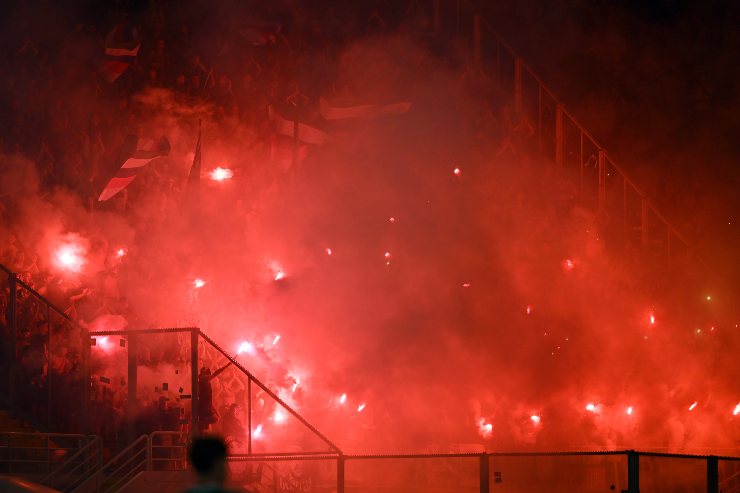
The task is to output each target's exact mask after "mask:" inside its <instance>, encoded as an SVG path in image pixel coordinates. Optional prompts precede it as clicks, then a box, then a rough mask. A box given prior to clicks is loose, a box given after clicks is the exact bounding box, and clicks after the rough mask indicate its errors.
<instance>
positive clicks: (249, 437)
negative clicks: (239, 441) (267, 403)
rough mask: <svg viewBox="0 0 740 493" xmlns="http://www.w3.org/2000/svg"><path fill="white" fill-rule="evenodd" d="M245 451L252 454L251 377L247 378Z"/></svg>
mask: <svg viewBox="0 0 740 493" xmlns="http://www.w3.org/2000/svg"><path fill="white" fill-rule="evenodd" d="M247 430H248V435H247V440H248V441H247V453H248V454H249V455H252V377H249V378H248V380H247Z"/></svg>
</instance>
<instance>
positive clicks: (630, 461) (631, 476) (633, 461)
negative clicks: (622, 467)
mask: <svg viewBox="0 0 740 493" xmlns="http://www.w3.org/2000/svg"><path fill="white" fill-rule="evenodd" d="M627 491H628V492H629V493H640V454H638V453H637V452H635V451H634V450H630V451H629V452H627Z"/></svg>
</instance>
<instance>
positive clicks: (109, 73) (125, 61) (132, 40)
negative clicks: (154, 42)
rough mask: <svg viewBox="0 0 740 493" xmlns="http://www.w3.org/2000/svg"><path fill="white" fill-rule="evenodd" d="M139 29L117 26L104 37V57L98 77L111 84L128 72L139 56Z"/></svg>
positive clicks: (131, 26)
mask: <svg viewBox="0 0 740 493" xmlns="http://www.w3.org/2000/svg"><path fill="white" fill-rule="evenodd" d="M140 48H141V29H139V28H138V27H136V26H134V25H132V24H130V23H128V22H121V23H119V24H117V25H116V26H115V27H114V28H113V29H111V31H110V32H109V33H108V35H107V36H106V37H105V55H104V59H103V62H102V63H101V65H100V68H99V72H100V75H101V76H102V77H103V78H104V79H105V80H107V81H108V82H110V83H113V82H115V81H116V79H118V78H119V77H120V76H121V75H123V73H124V72H125V71H126V70H128V68H129V67H130V66H131V64H132V63H134V61H135V60H136V57H137V56H138V55H139V49H140Z"/></svg>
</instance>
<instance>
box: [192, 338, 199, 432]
mask: <svg viewBox="0 0 740 493" xmlns="http://www.w3.org/2000/svg"><path fill="white" fill-rule="evenodd" d="M199 332H200V331H199V330H198V329H190V386H191V390H190V436H191V437H193V436H195V434H196V433H197V431H198V333H199Z"/></svg>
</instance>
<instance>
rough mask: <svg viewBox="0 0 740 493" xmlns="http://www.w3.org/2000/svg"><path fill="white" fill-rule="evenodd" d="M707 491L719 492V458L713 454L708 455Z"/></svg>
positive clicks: (709, 492) (710, 492)
mask: <svg viewBox="0 0 740 493" xmlns="http://www.w3.org/2000/svg"><path fill="white" fill-rule="evenodd" d="M707 493H719V460H718V459H717V457H715V456H713V455H710V456H709V457H707Z"/></svg>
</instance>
